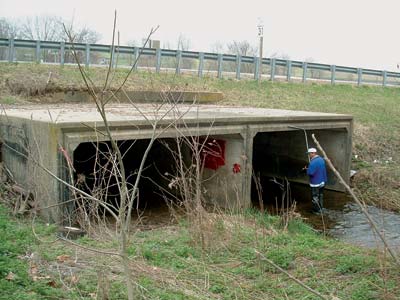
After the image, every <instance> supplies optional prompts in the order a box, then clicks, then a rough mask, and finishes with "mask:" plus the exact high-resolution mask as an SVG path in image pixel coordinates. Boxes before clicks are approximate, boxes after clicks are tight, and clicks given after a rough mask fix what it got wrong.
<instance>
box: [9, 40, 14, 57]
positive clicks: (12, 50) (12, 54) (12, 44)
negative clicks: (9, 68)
mask: <svg viewBox="0 0 400 300" xmlns="http://www.w3.org/2000/svg"><path fill="white" fill-rule="evenodd" d="M14 57H15V47H14V39H9V40H8V61H9V62H13V61H14Z"/></svg>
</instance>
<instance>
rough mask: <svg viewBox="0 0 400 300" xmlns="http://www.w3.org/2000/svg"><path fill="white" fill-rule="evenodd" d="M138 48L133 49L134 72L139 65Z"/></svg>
mask: <svg viewBox="0 0 400 300" xmlns="http://www.w3.org/2000/svg"><path fill="white" fill-rule="evenodd" d="M138 59H139V48H138V47H135V48H134V50H133V63H134V64H135V67H134V70H137V69H138V65H139V61H138Z"/></svg>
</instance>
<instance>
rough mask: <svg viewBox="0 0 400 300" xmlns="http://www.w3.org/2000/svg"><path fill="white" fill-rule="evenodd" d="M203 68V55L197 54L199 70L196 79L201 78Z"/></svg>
mask: <svg viewBox="0 0 400 300" xmlns="http://www.w3.org/2000/svg"><path fill="white" fill-rule="evenodd" d="M203 68H204V53H203V52H199V70H198V72H197V76H198V77H203Z"/></svg>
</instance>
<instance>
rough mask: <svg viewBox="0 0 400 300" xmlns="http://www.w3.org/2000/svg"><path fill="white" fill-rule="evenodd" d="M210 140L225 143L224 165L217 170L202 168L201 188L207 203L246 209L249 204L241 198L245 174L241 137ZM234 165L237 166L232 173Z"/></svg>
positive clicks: (216, 137) (224, 136)
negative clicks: (202, 187)
mask: <svg viewBox="0 0 400 300" xmlns="http://www.w3.org/2000/svg"><path fill="white" fill-rule="evenodd" d="M212 138H215V139H219V140H223V141H225V142H226V144H225V165H223V166H221V167H219V168H218V169H217V170H212V169H207V168H204V171H203V186H204V189H205V194H204V196H205V198H206V199H207V202H208V203H210V204H213V205H215V204H217V205H218V206H221V207H223V208H227V209H239V208H243V207H248V206H249V204H250V203H248V202H247V201H246V199H244V198H243V180H244V177H245V172H246V169H245V161H244V154H245V148H244V139H243V137H242V136H241V135H239V134H237V135H219V136H212V137H210V139H212ZM235 164H237V165H236V169H235V171H234V170H233V169H234V165H235ZM238 167H239V168H240V170H239V168H238Z"/></svg>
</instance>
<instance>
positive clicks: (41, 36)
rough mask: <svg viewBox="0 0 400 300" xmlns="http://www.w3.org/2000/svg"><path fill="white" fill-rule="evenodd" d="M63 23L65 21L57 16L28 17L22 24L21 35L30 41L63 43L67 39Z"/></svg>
mask: <svg viewBox="0 0 400 300" xmlns="http://www.w3.org/2000/svg"><path fill="white" fill-rule="evenodd" d="M62 23H63V20H62V19H61V18H60V17H57V16H50V15H40V16H35V17H27V18H26V19H25V20H24V21H21V22H20V28H19V32H20V33H19V35H20V37H21V38H23V39H29V40H42V41H61V40H64V37H65V34H64V32H63V28H62Z"/></svg>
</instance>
